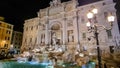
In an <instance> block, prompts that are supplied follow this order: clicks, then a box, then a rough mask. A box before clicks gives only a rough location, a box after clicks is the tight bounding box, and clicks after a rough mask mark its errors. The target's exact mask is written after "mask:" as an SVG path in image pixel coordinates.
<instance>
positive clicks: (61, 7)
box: [22, 0, 120, 50]
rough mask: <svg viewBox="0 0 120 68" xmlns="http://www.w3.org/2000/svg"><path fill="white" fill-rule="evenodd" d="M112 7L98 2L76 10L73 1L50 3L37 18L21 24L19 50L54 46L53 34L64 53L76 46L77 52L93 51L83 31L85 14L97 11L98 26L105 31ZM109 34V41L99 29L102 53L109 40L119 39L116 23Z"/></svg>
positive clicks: (84, 30)
mask: <svg viewBox="0 0 120 68" xmlns="http://www.w3.org/2000/svg"><path fill="white" fill-rule="evenodd" d="M114 6H115V3H113V2H112V0H104V1H99V2H95V3H91V4H88V5H83V6H77V3H76V1H75V0H73V1H68V2H64V3H60V2H57V3H54V2H51V3H50V7H48V8H45V9H40V11H39V12H37V14H38V17H36V18H32V19H28V20H25V24H24V33H23V42H22V49H23V50H25V49H26V50H31V49H34V48H40V47H41V46H45V45H54V41H53V40H54V38H53V35H54V34H55V37H56V38H57V42H58V43H59V44H60V45H66V46H67V47H68V48H69V49H68V50H71V49H72V48H75V47H76V46H77V45H79V46H80V47H81V49H83V48H86V49H88V50H92V49H93V48H94V49H95V48H96V44H95V42H96V41H95V39H94V38H92V36H93V33H89V32H88V30H87V27H86V23H87V22H88V19H87V13H88V12H89V10H92V9H93V7H95V8H97V9H98V14H97V22H98V24H100V25H103V26H106V27H108V28H109V25H108V22H107V20H106V16H108V14H109V13H112V14H113V15H114V16H115V17H116V10H115V8H114ZM36 27H38V29H36ZM32 28H33V29H32ZM111 32H112V37H111V38H108V35H107V33H106V30H104V29H103V28H101V27H99V41H100V47H101V48H102V49H105V47H107V48H108V47H109V46H110V45H111V44H110V43H113V42H112V40H113V38H114V37H118V36H120V35H119V31H118V24H117V20H116V19H115V22H114V23H113V28H112V30H111ZM89 37H91V40H88V38H89Z"/></svg>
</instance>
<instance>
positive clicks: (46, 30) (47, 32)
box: [45, 23, 49, 45]
mask: <svg viewBox="0 0 120 68" xmlns="http://www.w3.org/2000/svg"><path fill="white" fill-rule="evenodd" d="M48 34H49V31H48V23H46V24H45V44H46V45H48V44H49V43H48V42H49V39H48Z"/></svg>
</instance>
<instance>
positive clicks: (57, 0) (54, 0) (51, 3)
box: [50, 0, 61, 7]
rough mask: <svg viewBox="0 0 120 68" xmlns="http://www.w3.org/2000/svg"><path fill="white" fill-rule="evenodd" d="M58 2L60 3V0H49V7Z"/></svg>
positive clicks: (56, 4)
mask: <svg viewBox="0 0 120 68" xmlns="http://www.w3.org/2000/svg"><path fill="white" fill-rule="evenodd" d="M60 3H61V1H60V0H53V1H50V6H51V7H53V6H58V5H59V4H60Z"/></svg>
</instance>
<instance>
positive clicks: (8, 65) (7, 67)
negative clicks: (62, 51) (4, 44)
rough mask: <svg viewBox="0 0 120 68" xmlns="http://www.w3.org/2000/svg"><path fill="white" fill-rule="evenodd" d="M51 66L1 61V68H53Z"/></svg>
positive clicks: (47, 64)
mask: <svg viewBox="0 0 120 68" xmlns="http://www.w3.org/2000/svg"><path fill="white" fill-rule="evenodd" d="M49 64H50V63H36V62H25V63H19V62H16V61H0V68H53V66H52V65H51V66H50V65H49Z"/></svg>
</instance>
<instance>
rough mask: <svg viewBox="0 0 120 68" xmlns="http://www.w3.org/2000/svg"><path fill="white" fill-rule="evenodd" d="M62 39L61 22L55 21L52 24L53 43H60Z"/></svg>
mask: <svg viewBox="0 0 120 68" xmlns="http://www.w3.org/2000/svg"><path fill="white" fill-rule="evenodd" d="M61 40H62V32H61V25H60V24H59V23H54V24H52V26H51V44H52V45H56V44H58V45H60V44H61Z"/></svg>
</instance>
